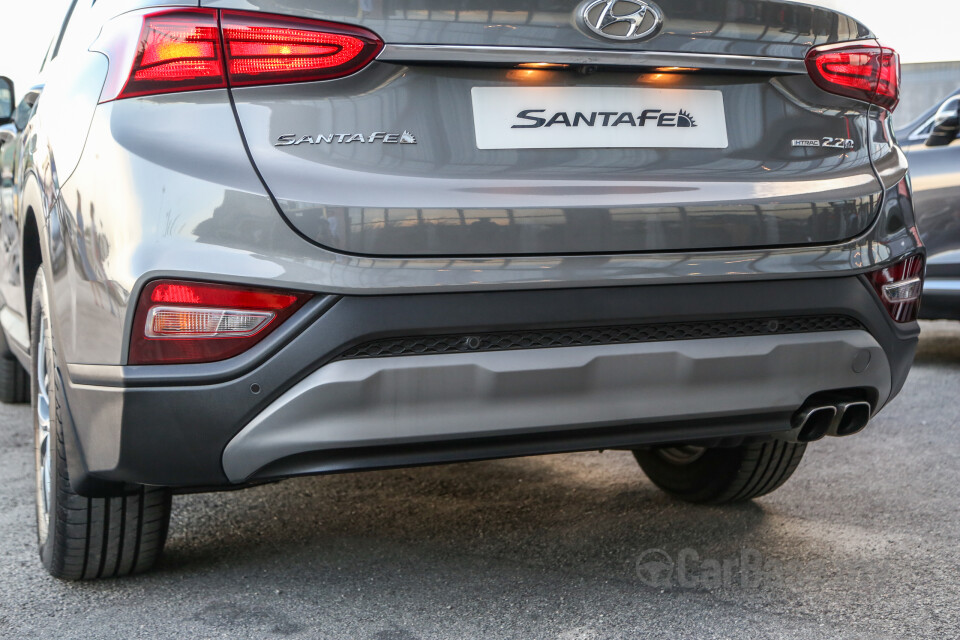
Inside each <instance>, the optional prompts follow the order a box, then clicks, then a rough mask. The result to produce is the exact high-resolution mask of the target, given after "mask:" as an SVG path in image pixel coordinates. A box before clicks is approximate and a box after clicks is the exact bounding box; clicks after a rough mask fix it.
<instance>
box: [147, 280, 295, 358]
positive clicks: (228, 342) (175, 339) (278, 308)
mask: <svg viewBox="0 0 960 640" xmlns="http://www.w3.org/2000/svg"><path fill="white" fill-rule="evenodd" d="M309 298H310V295H309V294H299V293H298V294H293V293H288V292H283V291H274V290H271V289H259V288H256V289H253V288H247V287H234V286H228V285H220V284H206V283H199V282H186V281H173V280H159V281H156V282H151V283H150V284H148V285H147V286H146V287H144V290H143V292H142V293H141V294H140V300H139V302H138V304H137V311H136V314H135V316H134V324H133V336H132V339H131V341H130V357H129V363H130V364H171V363H197V362H215V361H217V360H224V359H226V358H231V357H233V356H235V355H238V354H240V353H242V352H244V351H246V350H247V349H249V348H250V347H252V346H253V345H255V344H256V343H258V342H260V341H261V340H262V339H263V338H265V337H266V336H267V335H268V334H269V333H270V332H271V331H273V330H274V329H276V328H277V327H278V326H279V325H280V324H281V323H282V322H283V321H284V320H286V319H287V318H289V317H290V316H291V315H293V313H294V312H295V311H296V310H297V309H299V308H300V307H302V306H303V305H304V303H306V301H307V300H309Z"/></svg>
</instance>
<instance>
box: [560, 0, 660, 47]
mask: <svg viewBox="0 0 960 640" xmlns="http://www.w3.org/2000/svg"><path fill="white" fill-rule="evenodd" d="M577 22H578V23H579V24H580V25H581V26H583V27H585V28H587V29H589V30H590V31H591V32H593V33H595V34H596V35H598V36H600V37H602V38H608V39H610V40H642V39H644V38H647V37H649V36H651V35H653V34H655V33H656V32H657V30H658V29H660V26H661V25H662V24H663V13H662V12H661V11H660V9H659V8H658V7H657V6H655V5H653V4H651V3H649V2H644V0H587V2H585V3H583V5H582V6H581V7H580V9H579V11H578V13H577Z"/></svg>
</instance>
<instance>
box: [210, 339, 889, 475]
mask: <svg viewBox="0 0 960 640" xmlns="http://www.w3.org/2000/svg"><path fill="white" fill-rule="evenodd" d="M858 361H859V362H860V363H863V362H867V363H869V364H868V365H867V366H866V368H865V369H862V370H860V371H857V369H858V368H859V367H857V366H855V365H854V363H855V362H858ZM890 382H891V377H890V367H889V364H888V363H887V358H886V355H885V354H884V352H883V349H881V348H880V345H879V344H877V341H876V340H874V339H873V337H872V336H871V335H870V334H869V333H867V332H866V331H829V332H822V333H802V334H793V335H768V336H753V337H739V338H708V339H703V340H680V341H668V342H652V343H641V344H613V345H602V346H578V347H563V348H548V349H533V350H518V351H492V352H485V353H455V354H442V355H414V356H402V357H395V358H394V357H380V358H368V359H363V360H342V361H338V362H333V363H331V364H328V365H326V366H324V367H321V368H320V369H318V370H317V371H315V372H314V373H312V374H310V375H309V376H308V377H307V378H306V379H304V380H302V381H301V382H300V383H299V384H297V385H296V386H294V387H293V388H292V389H290V390H289V391H287V392H286V393H284V394H283V395H282V396H280V397H279V398H277V399H276V400H275V401H274V402H273V403H272V404H271V405H270V406H269V407H267V408H266V409H265V410H264V411H263V412H262V413H261V414H260V415H258V416H257V417H256V418H255V419H254V420H253V421H252V422H251V423H250V424H248V425H247V426H246V427H244V429H243V430H242V431H241V432H240V433H239V434H237V436H236V437H234V438H233V439H232V440H231V441H230V443H229V444H228V445H227V447H226V450H225V451H224V454H223V467H224V471H225V472H226V474H227V477H228V478H229V479H230V481H231V482H244V481H246V480H250V479H254V478H263V477H271V476H284V475H290V474H295V473H301V472H305V471H306V472H325V471H336V470H340V469H341V468H343V467H344V466H345V465H344V462H343V460H342V454H343V453H344V450H349V449H353V450H355V451H356V450H358V449H360V448H370V447H382V446H387V445H390V444H398V445H411V444H414V443H416V442H430V441H437V440H447V439H464V438H491V437H496V436H504V437H509V436H515V435H517V434H533V433H543V432H546V431H566V430H570V429H584V428H593V427H596V428H600V427H609V426H611V425H634V426H635V431H637V432H642V431H643V430H644V427H645V425H651V424H652V425H658V424H663V423H670V422H675V423H676V422H688V423H693V422H698V423H703V424H707V423H708V422H709V420H710V419H729V418H732V417H741V418H756V417H758V416H761V415H765V414H766V415H779V416H781V422H780V424H779V425H778V426H779V428H778V429H777V430H783V429H784V428H785V427H787V425H789V416H790V415H791V414H792V413H793V412H794V411H795V410H796V409H797V408H798V407H799V406H800V405H801V404H803V402H804V401H805V400H806V399H807V398H809V397H810V396H811V395H813V394H815V393H818V392H821V391H824V390H829V389H848V388H857V389H863V390H867V392H868V393H869V394H870V395H873V396H874V397H882V398H886V397H888V396H889V394H890ZM751 431H755V430H748V431H747V433H750V432H751ZM735 435H746V434H745V433H743V432H739V433H735ZM638 438H639V436H638ZM640 441H641V440H637V441H636V442H640ZM311 454H312V455H311ZM352 457H353V456H352Z"/></svg>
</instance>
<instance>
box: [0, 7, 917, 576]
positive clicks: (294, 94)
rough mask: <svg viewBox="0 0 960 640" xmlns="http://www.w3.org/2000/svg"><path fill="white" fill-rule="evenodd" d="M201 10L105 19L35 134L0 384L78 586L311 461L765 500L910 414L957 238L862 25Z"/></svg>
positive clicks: (633, 11) (893, 81)
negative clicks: (561, 476)
mask: <svg viewBox="0 0 960 640" xmlns="http://www.w3.org/2000/svg"><path fill="white" fill-rule="evenodd" d="M171 4H174V3H173V2H170V1H164V0H137V1H136V2H131V1H130V0H98V1H97V2H95V3H93V2H90V0H79V1H78V0H74V2H73V3H72V5H71V8H70V11H69V13H68V14H67V16H66V18H65V20H64V26H63V28H62V30H61V32H60V33H59V34H58V36H57V37H56V39H55V41H54V46H52V47H51V49H50V53H49V54H48V55H47V59H46V60H45V63H44V68H43V73H42V77H41V80H42V89H41V90H40V93H39V96H38V97H37V99H36V102H35V103H34V105H33V107H32V109H31V110H30V111H29V116H28V117H27V119H26V122H23V123H17V125H16V127H15V128H14V130H15V131H14V137H13V139H12V140H11V141H9V144H13V145H14V146H15V155H16V158H15V159H14V161H13V162H12V167H14V168H13V169H12V171H11V175H12V187H11V188H12V193H13V194H14V197H13V198H12V199H10V202H12V204H11V205H9V206H10V207H12V209H11V210H9V211H7V210H6V207H7V206H8V205H7V204H4V207H5V210H4V212H3V214H2V224H3V230H2V236H3V242H2V243H0V327H2V335H3V336H4V338H5V339H4V342H3V343H2V345H0V346H2V355H5V356H6V360H4V362H7V363H9V364H10V366H8V367H7V368H6V369H4V370H3V371H2V372H0V373H2V374H3V375H2V376H0V394H2V395H3V397H5V398H6V399H8V400H29V401H30V402H31V403H32V408H33V425H34V432H35V434H36V458H35V460H36V464H35V470H36V504H37V509H36V513H37V539H38V542H39V551H40V557H41V560H42V563H43V565H44V566H45V567H46V569H47V570H48V571H49V572H50V573H52V574H53V575H55V576H58V577H61V578H66V579H92V578H101V577H113V576H119V575H126V574H130V573H134V572H137V571H142V570H144V569H147V568H149V567H150V566H151V565H152V564H153V562H154V561H155V560H156V558H157V557H158V555H159V553H160V552H161V549H162V548H163V544H164V540H165V537H166V532H167V524H168V521H169V516H170V508H171V495H172V494H173V493H174V492H196V491H213V490H227V489H234V488H240V487H245V486H250V485H255V484H257V483H262V482H269V481H275V480H281V479H284V478H290V477H294V476H300V475H307V474H324V473H338V472H343V471H359V470H364V469H376V468H385V467H400V466H409V465H422V464H437V463H448V462H456V461H466V460H477V459H487V458H497V457H509V456H524V455H533V454H547V453H556V452H565V451H587V450H598V449H610V448H617V449H625V450H630V451H632V452H633V453H634V455H635V457H636V459H637V461H638V462H639V464H640V466H641V467H642V469H643V470H644V472H646V474H647V475H648V476H649V477H650V478H651V479H652V481H653V482H654V483H656V484H657V485H658V486H659V487H661V488H662V489H664V490H665V491H667V492H669V493H670V494H672V495H674V496H676V497H678V498H680V499H683V500H688V501H691V502H698V503H713V504H718V503H729V502H735V501H741V500H749V499H753V498H756V497H759V496H762V495H765V494H767V493H769V492H771V491H774V490H775V489H777V488H778V487H780V486H781V485H782V484H783V483H784V482H785V481H786V480H787V479H788V478H789V477H790V476H791V474H792V473H793V472H794V470H795V469H796V468H797V465H798V464H799V462H800V460H801V457H802V456H803V454H804V451H805V450H806V447H807V445H808V443H811V442H814V441H817V440H819V439H821V438H823V437H824V436H827V435H830V436H849V435H853V434H855V433H858V432H860V431H861V430H862V429H864V427H866V426H867V423H868V421H869V420H870V419H871V418H872V416H874V415H875V414H876V413H877V412H878V411H880V410H881V409H882V408H883V407H884V406H885V405H886V404H887V403H888V402H889V401H890V399H891V398H893V397H894V396H896V395H897V393H899V391H900V389H901V387H902V385H903V382H904V380H905V379H906V377H907V373H908V371H909V369H910V366H911V364H912V361H913V355H914V352H915V349H916V345H917V339H918V335H919V325H918V324H917V322H916V313H917V309H918V305H919V297H920V293H921V290H922V277H923V266H924V249H923V246H922V244H921V242H920V238H919V235H918V233H917V231H916V227H915V224H914V220H913V209H912V200H911V194H910V185H909V180H908V178H907V166H906V164H905V162H903V154H902V153H900V150H899V149H898V147H897V144H896V141H895V139H894V137H893V131H892V129H891V126H890V123H891V119H890V118H889V117H887V116H888V115H889V114H890V113H891V112H892V111H893V110H894V109H895V107H896V105H897V102H898V100H899V69H900V67H899V59H898V56H897V54H896V53H895V52H894V51H893V50H891V49H890V48H888V47H885V46H882V45H881V44H880V43H879V42H878V41H877V40H876V39H875V36H874V34H873V33H872V32H871V31H870V30H869V29H868V28H867V27H866V26H864V25H863V24H861V23H859V22H857V21H856V20H855V19H853V18H851V17H848V16H846V15H843V14H840V13H836V12H834V11H831V10H828V9H823V8H816V7H812V6H806V5H802V4H797V3H794V2H778V1H769V2H762V3H744V2H743V1H742V0H659V2H658V3H656V4H654V3H647V2H645V1H644V0H586V1H583V2H580V1H578V0H530V1H528V2H522V3H518V2H517V1H516V0H490V1H488V2H482V3H480V2H477V3H473V2H467V3H465V2H463V1H462V0H420V1H418V2H416V3H409V4H415V5H416V7H417V8H416V9H413V8H407V7H406V5H407V4H408V3H403V2H401V3H387V2H383V3H380V2H373V3H365V2H359V3H357V2H355V1H349V0H338V1H336V2H317V1H316V0H262V1H259V2H254V3H251V2H248V1H247V0H201V1H200V2H199V3H194V4H195V6H193V7H189V8H185V7H182V6H168V5H171ZM465 5H469V6H467V7H466V8H465ZM472 6H481V8H480V9H476V10H475V9H472V8H470V7H472ZM10 93H11V95H12V94H13V91H12V88H11V91H10ZM11 112H12V100H10V101H8V102H7V103H6V104H4V105H3V108H2V109H0V121H3V120H6V121H10V120H11V119H12V118H13V115H12V113H11ZM0 123H2V122H0ZM4 144H8V143H4ZM879 168H882V170H880V169H879ZM4 202H5V203H6V202H7V200H4ZM14 359H15V360H14ZM17 363H19V364H17ZM21 365H22V366H21ZM28 372H29V373H28ZM27 386H29V387H30V389H31V391H30V392H29V393H27V392H26V388H27ZM864 491H869V478H867V479H864ZM829 494H830V488H829V487H824V495H829Z"/></svg>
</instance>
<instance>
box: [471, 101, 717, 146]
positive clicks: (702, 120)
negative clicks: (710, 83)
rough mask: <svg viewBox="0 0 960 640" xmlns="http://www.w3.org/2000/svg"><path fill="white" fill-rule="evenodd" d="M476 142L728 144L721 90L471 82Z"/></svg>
mask: <svg viewBox="0 0 960 640" xmlns="http://www.w3.org/2000/svg"><path fill="white" fill-rule="evenodd" d="M472 94H473V118H474V126H475V129H476V134H477V148H478V149H581V148H582V149H587V148H590V149H596V148H600V149H602V148H666V147H675V148H687V149H726V148H727V121H726V117H725V115H724V111H723V94H722V93H721V92H720V91H712V90H692V89H645V88H643V89H641V88H633V87H474V88H473V92H472Z"/></svg>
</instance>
